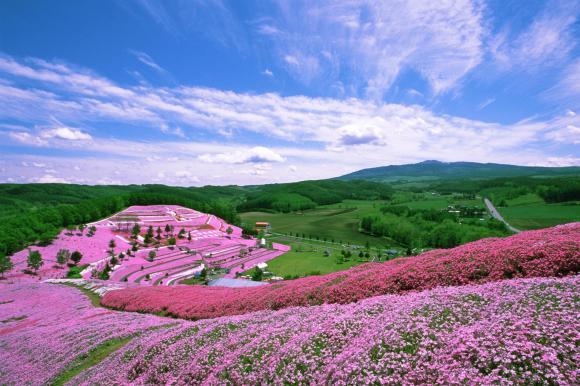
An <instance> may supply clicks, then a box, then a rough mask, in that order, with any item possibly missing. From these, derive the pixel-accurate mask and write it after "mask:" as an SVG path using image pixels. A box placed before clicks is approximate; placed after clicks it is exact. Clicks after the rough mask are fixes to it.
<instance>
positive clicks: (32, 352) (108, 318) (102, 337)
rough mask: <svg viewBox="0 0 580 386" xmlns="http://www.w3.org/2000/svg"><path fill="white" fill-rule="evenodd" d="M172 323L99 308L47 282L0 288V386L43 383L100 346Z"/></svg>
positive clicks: (77, 292) (1, 286) (77, 295)
mask: <svg viewBox="0 0 580 386" xmlns="http://www.w3.org/2000/svg"><path fill="white" fill-rule="evenodd" d="M169 323H173V321H171V320H167V319H166V318H159V317H156V316H153V315H140V314H135V313H122V312H114V311H110V310H106V309H103V308H95V307H93V306H92V305H91V302H90V301H89V299H88V298H87V297H86V296H85V295H83V294H82V293H80V291H79V290H78V289H75V288H70V287H66V286H64V285H56V284H46V283H37V284H34V283H21V284H9V285H7V284H2V285H0V384H2V385H22V384H31V385H40V384H47V383H49V382H48V381H49V380H50V379H51V378H53V377H54V376H55V375H57V374H58V373H59V372H61V371H62V370H63V369H64V368H65V367H66V366H67V365H69V364H70V363H72V362H74V360H75V359H76V358H79V357H81V356H82V355H85V354H86V353H88V352H89V351H90V350H91V349H94V348H95V347H97V346H98V345H100V344H102V343H104V342H106V341H108V340H110V339H114V338H123V337H129V336H134V335H135V334H140V335H142V336H145V335H146V334H147V333H149V332H150V331H151V330H150V329H151V328H153V327H158V326H162V325H167V324H169Z"/></svg>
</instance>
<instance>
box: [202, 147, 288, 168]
mask: <svg viewBox="0 0 580 386" xmlns="http://www.w3.org/2000/svg"><path fill="white" fill-rule="evenodd" d="M199 160H200V161H202V162H207V163H225V164H246V163H256V164H258V163H267V162H284V161H285V159H284V157H282V156H281V155H280V154H278V153H276V152H275V151H273V150H271V149H268V148H266V147H263V146H256V147H253V148H251V149H248V150H241V151H235V152H232V153H216V154H202V155H200V156H199Z"/></svg>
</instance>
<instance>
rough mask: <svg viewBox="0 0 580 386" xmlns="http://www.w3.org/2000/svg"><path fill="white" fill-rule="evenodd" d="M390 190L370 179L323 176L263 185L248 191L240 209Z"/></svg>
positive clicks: (381, 195) (303, 206)
mask: <svg viewBox="0 0 580 386" xmlns="http://www.w3.org/2000/svg"><path fill="white" fill-rule="evenodd" d="M391 194H392V189H391V188H390V187H389V186H387V185H384V184H379V183H374V182H368V181H349V182H345V181H338V180H320V181H302V182H295V183H290V184H272V185H263V186H260V187H258V188H256V191H255V192H253V193H250V194H248V197H247V200H246V201H245V202H243V203H241V204H240V205H238V210H240V211H251V210H256V209H270V210H274V211H277V212H283V213H288V212H295V211H303V210H307V209H312V208H315V207H317V206H318V205H328V204H336V203H339V202H342V201H343V200H345V199H387V198H390V197H391Z"/></svg>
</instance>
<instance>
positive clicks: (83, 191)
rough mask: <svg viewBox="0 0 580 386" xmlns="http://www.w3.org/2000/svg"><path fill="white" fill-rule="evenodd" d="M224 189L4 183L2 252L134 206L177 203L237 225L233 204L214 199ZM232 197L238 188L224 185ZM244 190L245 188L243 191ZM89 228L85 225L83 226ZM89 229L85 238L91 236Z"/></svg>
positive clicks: (47, 239) (1, 190)
mask: <svg viewBox="0 0 580 386" xmlns="http://www.w3.org/2000/svg"><path fill="white" fill-rule="evenodd" d="M219 189H220V188H216V187H212V188H211V189H210V188H208V189H206V188H181V187H168V186H162V185H129V186H84V185H72V184H71V185H69V184H22V185H17V184H0V220H1V221H0V253H3V254H5V255H12V254H14V253H15V252H18V251H20V250H22V249H23V248H25V247H26V246H28V245H30V244H32V243H35V242H38V243H42V244H48V243H50V242H51V241H52V239H53V238H54V237H55V236H56V235H57V234H58V232H60V230H61V229H63V228H66V227H69V226H70V227H75V226H76V225H77V224H81V225H82V224H86V223H89V222H93V221H96V220H99V219H102V218H104V217H107V216H110V215H112V214H114V213H116V212H119V211H121V210H122V209H123V208H125V207H127V206H130V205H153V204H176V205H183V206H187V207H190V208H193V209H196V210H200V211H203V212H208V213H213V214H215V215H217V216H219V217H221V218H223V219H225V220H226V221H228V222H230V223H232V224H238V223H239V217H238V215H237V214H236V211H235V208H234V206H233V205H232V204H230V203H228V202H223V201H215V196H216V195H217V194H214V195H213V196H212V195H210V193H209V192H212V193H215V192H217V191H218V190H219ZM223 190H224V192H225V193H224V194H220V195H219V196H220V197H228V196H229V195H231V194H233V192H237V191H238V190H239V189H238V190H237V189H234V188H232V187H224V188H223ZM240 191H241V190H240ZM85 228H86V226H85V225H83V226H82V227H81V228H79V230H84V229H85ZM95 232H96V227H91V228H90V229H89V232H88V233H87V234H86V235H87V236H89V237H90V236H92V235H93V234H94V233H95Z"/></svg>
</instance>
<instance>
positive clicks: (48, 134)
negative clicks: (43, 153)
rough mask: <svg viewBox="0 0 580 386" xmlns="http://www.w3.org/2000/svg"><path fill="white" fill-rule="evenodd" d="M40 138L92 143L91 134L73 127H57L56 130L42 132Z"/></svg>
mask: <svg viewBox="0 0 580 386" xmlns="http://www.w3.org/2000/svg"><path fill="white" fill-rule="evenodd" d="M40 137H42V138H57V139H64V140H67V141H90V140H91V139H92V137H91V135H90V134H88V133H84V132H82V131H81V130H79V129H75V128H72V127H56V128H54V129H47V130H43V131H41V132H40Z"/></svg>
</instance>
